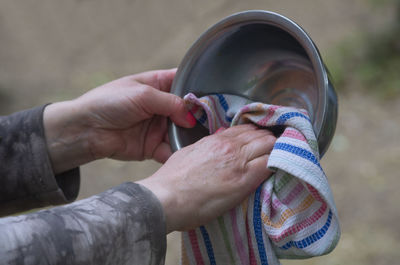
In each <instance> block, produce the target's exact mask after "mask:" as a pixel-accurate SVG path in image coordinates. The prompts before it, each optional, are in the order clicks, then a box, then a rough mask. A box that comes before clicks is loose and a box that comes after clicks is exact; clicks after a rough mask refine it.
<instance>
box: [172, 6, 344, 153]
mask: <svg viewBox="0 0 400 265" xmlns="http://www.w3.org/2000/svg"><path fill="white" fill-rule="evenodd" d="M171 90H172V93H174V94H176V95H178V96H181V97H183V96H184V95H186V94H187V93H189V92H192V93H194V94H195V95H197V96H200V97H201V96H204V95H207V94H213V93H226V94H234V95H239V96H244V97H247V98H249V99H251V100H253V101H258V102H264V103H269V104H275V105H284V106H294V107H300V108H304V109H306V110H308V112H309V114H310V116H311V117H310V118H311V120H312V122H313V127H314V130H315V133H316V135H317V138H318V144H319V150H320V154H321V156H322V155H323V154H324V153H325V152H326V150H327V149H328V146H329V144H330V141H331V139H332V137H333V134H334V132H335V128H336V121H337V96H336V93H335V90H334V88H333V86H332V84H331V82H330V79H329V75H328V71H327V69H326V67H325V65H324V63H323V62H322V59H321V56H320V54H319V51H318V49H317V47H316V46H315V44H314V43H313V41H312V40H311V38H310V37H309V36H308V35H307V33H306V32H305V31H304V30H303V29H302V28H301V27H300V26H298V25H297V24H296V23H294V22H293V21H291V20H290V19H288V18H286V17H284V16H282V15H279V14H276V13H273V12H267V11H261V10H254V11H245V12H241V13H237V14H233V15H231V16H229V17H227V18H225V19H223V20H222V21H220V22H218V23H217V24H215V25H214V26H212V27H211V28H210V29H208V30H207V31H206V32H205V33H203V34H202V35H201V36H200V38H199V39H198V40H197V41H196V42H195V43H194V44H193V45H192V47H191V48H190V49H189V51H188V52H187V54H186V55H185V57H184V58H183V60H182V62H181V64H180V65H179V68H178V71H177V74H176V77H175V79H174V82H173V84H172V88H171ZM205 135H208V132H207V130H206V129H205V128H203V127H202V126H201V125H197V126H196V127H195V128H193V129H184V128H180V127H178V126H176V125H174V124H172V123H171V124H170V128H169V137H170V143H171V146H172V149H173V151H176V150H179V149H180V148H182V147H184V146H186V145H189V144H192V143H194V142H195V141H197V140H198V139H200V138H202V137H204V136H205Z"/></svg>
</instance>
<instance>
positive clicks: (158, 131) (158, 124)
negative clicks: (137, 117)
mask: <svg viewBox="0 0 400 265" xmlns="http://www.w3.org/2000/svg"><path fill="white" fill-rule="evenodd" d="M166 132H167V119H166V118H165V117H163V116H154V117H153V118H152V119H151V121H150V123H149V125H148V127H147V129H146V134H145V136H144V149H143V155H144V158H146V159H148V158H153V156H154V153H155V150H156V149H157V147H158V146H159V145H160V143H162V142H164V137H165V134H166Z"/></svg>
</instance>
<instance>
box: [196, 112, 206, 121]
mask: <svg viewBox="0 0 400 265" xmlns="http://www.w3.org/2000/svg"><path fill="white" fill-rule="evenodd" d="M206 120H207V113H206V112H205V111H203V115H201V117H200V118H199V119H198V120H197V121H198V122H200V124H204V123H205V122H206Z"/></svg>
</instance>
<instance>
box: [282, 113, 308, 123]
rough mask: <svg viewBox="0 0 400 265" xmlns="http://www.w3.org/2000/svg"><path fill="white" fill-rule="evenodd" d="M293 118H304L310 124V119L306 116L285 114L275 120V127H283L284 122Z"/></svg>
mask: <svg viewBox="0 0 400 265" xmlns="http://www.w3.org/2000/svg"><path fill="white" fill-rule="evenodd" d="M294 117H301V118H304V119H306V120H307V121H309V122H310V123H311V121H310V118H308V117H307V116H306V115H304V114H302V113H300V112H287V113H285V114H283V115H281V116H280V117H279V118H278V119H277V120H276V124H277V125H283V124H285V122H286V121H287V120H289V119H291V118H294Z"/></svg>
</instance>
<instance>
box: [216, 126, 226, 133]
mask: <svg viewBox="0 0 400 265" xmlns="http://www.w3.org/2000/svg"><path fill="white" fill-rule="evenodd" d="M222 131H225V128H224V127H221V128H219V129H218V130H216V131H215V133H220V132H222Z"/></svg>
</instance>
